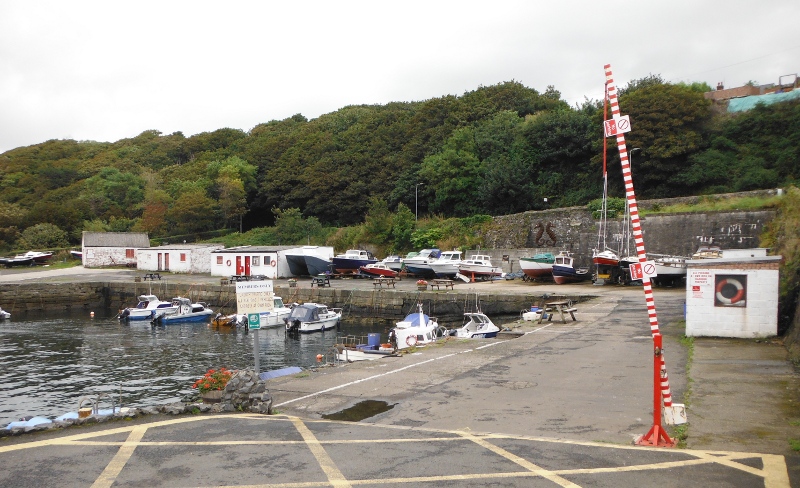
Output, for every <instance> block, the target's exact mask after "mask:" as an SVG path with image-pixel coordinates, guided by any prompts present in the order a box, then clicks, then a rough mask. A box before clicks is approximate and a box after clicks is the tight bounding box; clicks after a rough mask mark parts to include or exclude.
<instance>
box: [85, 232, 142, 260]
mask: <svg viewBox="0 0 800 488" xmlns="http://www.w3.org/2000/svg"><path fill="white" fill-rule="evenodd" d="M146 247H150V238H149V237H147V234H146V233H144V232H89V231H84V232H83V237H82V239H81V249H82V250H83V266H84V267H86V268H99V267H102V266H130V267H136V251H137V250H139V249H143V248H146Z"/></svg>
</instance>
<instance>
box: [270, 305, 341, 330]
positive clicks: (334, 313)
mask: <svg viewBox="0 0 800 488" xmlns="http://www.w3.org/2000/svg"><path fill="white" fill-rule="evenodd" d="M341 318H342V310H341V309H339V308H331V309H329V308H328V306H327V305H322V304H320V303H304V304H302V305H296V306H295V307H294V308H292V312H291V313H290V314H289V315H288V316H287V317H286V318H284V319H283V321H284V323H285V325H286V332H292V333H294V332H300V333H303V334H306V333H309V332H324V331H326V330H330V329H333V328H334V327H336V324H338V323H339V320H341Z"/></svg>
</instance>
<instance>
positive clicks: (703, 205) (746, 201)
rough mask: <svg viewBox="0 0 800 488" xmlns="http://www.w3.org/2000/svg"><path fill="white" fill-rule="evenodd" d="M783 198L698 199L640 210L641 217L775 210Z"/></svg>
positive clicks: (775, 196) (776, 196)
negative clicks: (667, 214) (666, 214)
mask: <svg viewBox="0 0 800 488" xmlns="http://www.w3.org/2000/svg"><path fill="white" fill-rule="evenodd" d="M781 198H783V196H778V195H774V196H770V197H733V198H722V197H711V196H709V197H700V199H699V201H698V202H697V203H680V204H676V205H666V206H661V205H653V207H652V208H650V209H647V210H645V209H640V212H639V213H640V214H641V215H643V216H644V215H652V214H664V213H703V212H726V211H733V210H763V209H765V208H776V207H777V206H778V203H779V202H780V201H781Z"/></svg>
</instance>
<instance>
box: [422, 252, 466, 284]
mask: <svg viewBox="0 0 800 488" xmlns="http://www.w3.org/2000/svg"><path fill="white" fill-rule="evenodd" d="M459 264H461V251H455V250H453V251H444V252H442V255H441V256H440V257H439V259H437V260H436V261H433V262H432V263H430V265H429V266H430V267H431V269H432V270H433V272H434V273H436V276H437V277H439V278H453V277H455V275H456V273H458V265H459Z"/></svg>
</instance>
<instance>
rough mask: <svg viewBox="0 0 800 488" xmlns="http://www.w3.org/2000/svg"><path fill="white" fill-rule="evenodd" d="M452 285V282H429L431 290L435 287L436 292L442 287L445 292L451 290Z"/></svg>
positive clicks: (453, 282)
mask: <svg viewBox="0 0 800 488" xmlns="http://www.w3.org/2000/svg"><path fill="white" fill-rule="evenodd" d="M453 285H455V281H453V280H431V288H433V287H434V286H435V287H436V289H437V290H441V287H444V289H445V290H447V289H448V288H450V289H451V290H453V289H454V288H453Z"/></svg>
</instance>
